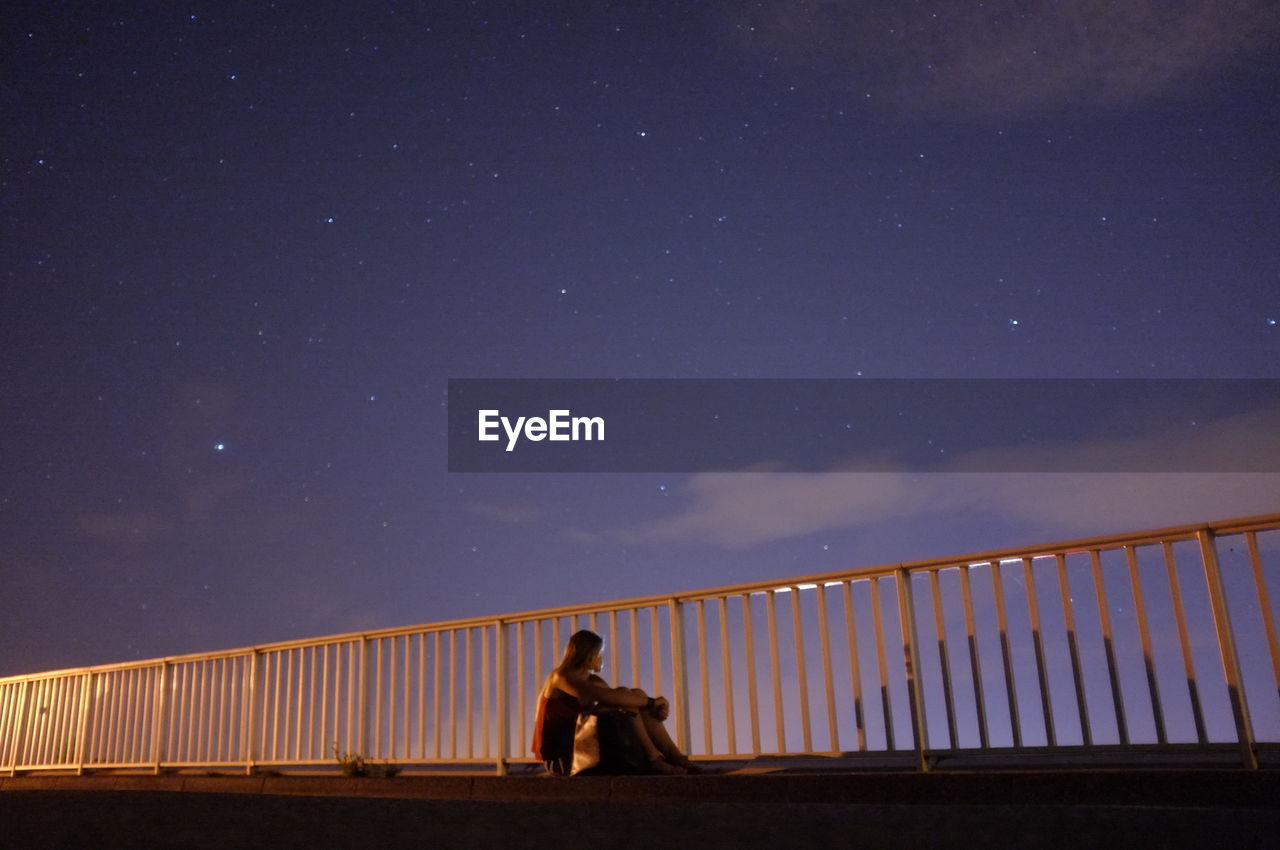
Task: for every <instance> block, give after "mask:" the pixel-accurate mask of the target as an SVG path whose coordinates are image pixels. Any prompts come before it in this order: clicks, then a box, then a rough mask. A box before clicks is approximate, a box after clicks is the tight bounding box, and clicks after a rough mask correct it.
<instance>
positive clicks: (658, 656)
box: [649, 605, 662, 696]
mask: <svg viewBox="0 0 1280 850" xmlns="http://www.w3.org/2000/svg"><path fill="white" fill-rule="evenodd" d="M659 631H660V623H659V619H658V606H657V605H654V606H653V607H652V608H650V609H649V650H650V653H651V654H652V657H653V693H654V695H655V696H657V695H659V694H661V693H662V636H661V635H660V634H659Z"/></svg>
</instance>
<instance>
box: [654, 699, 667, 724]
mask: <svg viewBox="0 0 1280 850" xmlns="http://www.w3.org/2000/svg"><path fill="white" fill-rule="evenodd" d="M670 713H671V703H669V702H667V698H666V697H656V698H655V699H654V701H653V716H654V717H656V718H658V721H659V722H663V721H665V720H666V719H667V715H668V714H670Z"/></svg>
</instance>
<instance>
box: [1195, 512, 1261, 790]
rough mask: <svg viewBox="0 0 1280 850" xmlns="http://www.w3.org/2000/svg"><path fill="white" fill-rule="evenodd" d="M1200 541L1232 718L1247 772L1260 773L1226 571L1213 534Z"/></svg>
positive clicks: (1205, 533) (1203, 534)
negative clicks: (1224, 577) (1255, 771)
mask: <svg viewBox="0 0 1280 850" xmlns="http://www.w3.org/2000/svg"><path fill="white" fill-rule="evenodd" d="M1196 538H1197V539H1198V540H1199V542H1200V558H1201V561H1202V562H1203V564H1204V577H1205V584H1207V585H1208V588H1209V602H1210V605H1211V606H1212V610H1213V625H1214V629H1215V631H1217V633H1218V654H1219V657H1220V658H1221V659H1222V673H1223V677H1224V678H1225V680H1226V685H1227V696H1228V698H1229V699H1230V700H1231V715H1232V718H1233V719H1234V720H1235V724H1236V738H1237V740H1238V741H1239V743H1240V755H1241V758H1242V760H1243V762H1244V766H1245V767H1246V768H1248V769H1250V770H1257V769H1258V755H1257V753H1256V752H1254V746H1253V745H1254V738H1253V723H1252V721H1251V720H1250V718H1249V700H1248V698H1247V697H1246V696H1245V692H1244V682H1243V681H1242V680H1241V678H1240V658H1239V656H1238V655H1237V654H1236V640H1235V635H1234V634H1233V632H1232V629H1231V612H1230V610H1229V607H1228V605H1227V594H1226V590H1225V589H1224V588H1223V586H1222V571H1221V569H1219V567H1218V553H1217V550H1216V547H1215V546H1214V541H1213V532H1212V531H1210V530H1209V529H1208V528H1203V529H1201V530H1200V531H1199V532H1197V534H1196Z"/></svg>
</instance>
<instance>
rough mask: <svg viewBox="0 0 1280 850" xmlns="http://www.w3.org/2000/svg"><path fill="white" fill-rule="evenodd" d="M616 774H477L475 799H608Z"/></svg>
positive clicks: (474, 787)
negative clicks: (567, 775) (572, 775)
mask: <svg viewBox="0 0 1280 850" xmlns="http://www.w3.org/2000/svg"><path fill="white" fill-rule="evenodd" d="M617 779H618V777H616V776H575V777H572V778H570V777H565V776H547V775H543V776H477V777H476V778H475V781H474V783H473V785H472V788H471V799H473V800H522V801H529V802H537V801H543V800H546V801H564V802H567V801H572V800H595V801H601V800H608V799H609V798H610V797H611V796H612V795H613V782H615V781H616V780H617Z"/></svg>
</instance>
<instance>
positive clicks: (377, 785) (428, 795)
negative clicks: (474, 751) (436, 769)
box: [352, 776, 473, 800]
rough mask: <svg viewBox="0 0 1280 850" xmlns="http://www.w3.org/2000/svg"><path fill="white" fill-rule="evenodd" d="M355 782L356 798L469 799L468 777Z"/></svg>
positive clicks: (373, 779)
mask: <svg viewBox="0 0 1280 850" xmlns="http://www.w3.org/2000/svg"><path fill="white" fill-rule="evenodd" d="M352 781H353V782H355V788H356V796H357V797H408V798H417V799H432V800H467V799H470V798H471V783H472V781H473V778H472V777H470V776H397V777H396V778H394V779H386V778H372V777H368V778H364V779H355V780H352Z"/></svg>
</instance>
